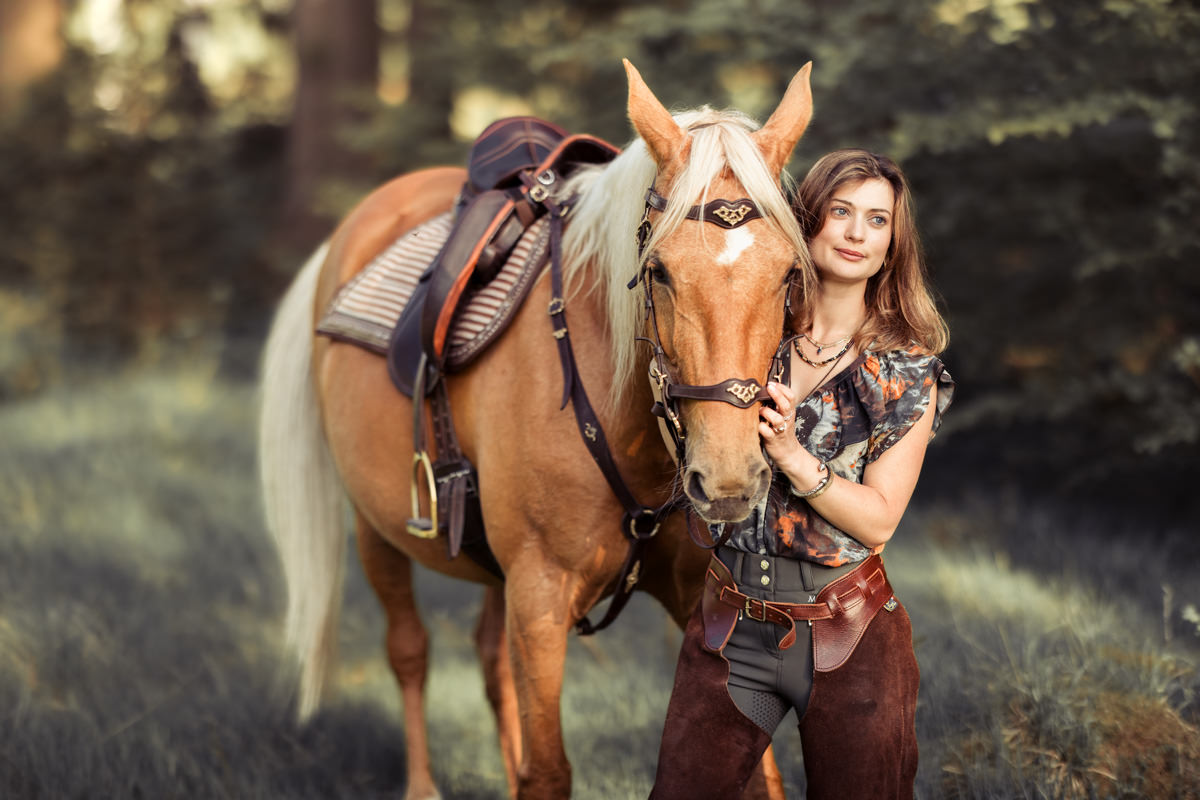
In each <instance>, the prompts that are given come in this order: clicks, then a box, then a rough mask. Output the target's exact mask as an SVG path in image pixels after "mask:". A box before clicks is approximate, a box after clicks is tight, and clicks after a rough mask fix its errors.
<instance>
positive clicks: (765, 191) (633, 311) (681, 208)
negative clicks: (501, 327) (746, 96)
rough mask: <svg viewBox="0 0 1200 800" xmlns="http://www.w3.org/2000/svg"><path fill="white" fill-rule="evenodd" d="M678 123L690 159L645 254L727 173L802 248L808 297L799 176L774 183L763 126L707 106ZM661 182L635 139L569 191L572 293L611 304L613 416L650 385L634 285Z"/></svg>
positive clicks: (567, 250) (566, 251)
mask: <svg viewBox="0 0 1200 800" xmlns="http://www.w3.org/2000/svg"><path fill="white" fill-rule="evenodd" d="M674 119H675V122H676V123H677V124H678V125H679V126H680V127H681V128H684V129H685V130H688V131H689V133H690V134H691V137H692V146H691V151H690V155H689V158H688V162H687V164H686V166H685V167H684V169H683V170H682V171H681V172H680V173H679V175H678V176H677V178H676V181H675V184H674V186H673V187H672V189H671V195H670V197H669V198H668V199H667V209H666V211H664V212H663V213H662V216H661V217H659V218H658V219H657V220H656V222H655V225H654V230H653V233H652V234H651V237H650V241H649V243H648V245H647V247H646V252H647V253H649V252H652V251H653V250H654V247H655V245H656V244H657V243H658V242H659V241H661V240H662V239H663V238H665V237H667V236H670V235H671V234H672V233H673V232H674V231H675V230H676V229H677V228H678V227H679V226H680V224H682V223H683V221H684V220H685V218H686V214H687V211H688V209H689V208H691V207H692V206H693V205H696V204H697V203H699V204H704V203H707V202H708V201H709V200H710V199H713V198H710V197H709V196H708V187H709V186H710V185H711V184H712V183H713V182H714V181H715V180H716V179H717V178H718V177H720V176H721V175H722V174H723V173H724V172H725V171H726V170H728V171H729V174H732V175H733V177H734V178H735V179H736V180H737V181H738V182H739V183H741V184H742V186H743V188H744V189H745V192H746V197H748V198H749V199H750V200H751V201H752V202H753V203H754V204H755V205H757V206H758V208H759V209H760V211H761V212H762V214H763V217H764V219H765V220H766V221H767V223H768V224H770V225H772V226H774V228H775V229H776V231H777V232H778V233H779V234H780V235H782V236H784V237H785V238H786V239H788V240H789V241H790V242H791V243H792V245H793V246H794V247H795V250H796V253H797V254H798V257H799V259H800V263H799V264H798V266H799V267H800V269H799V275H800V276H801V280H802V285H801V287H800V289H801V291H805V290H806V289H807V285H805V284H807V281H808V280H810V278H811V275H812V267H811V261H810V259H809V255H808V247H807V246H806V244H805V242H804V236H803V234H802V233H801V231H800V225H799V223H798V222H797V221H796V217H795V215H794V214H793V212H792V208H791V205H790V204H789V202H788V199H787V197H786V196H785V194H784V190H785V189H786V190H787V191H789V192H790V190H791V176H790V175H788V173H786V172H784V173H783V174H782V175H771V174H769V172H768V170H767V166H766V163H765V162H764V161H763V157H762V154H761V152H760V151H759V149H758V146H757V145H756V144H755V142H754V140H753V139H752V138H751V136H750V134H751V133H752V132H753V131H755V130H757V129H758V127H759V125H758V123H757V122H755V121H754V120H753V119H751V118H750V117H748V116H746V115H745V114H743V113H741V112H739V111H732V110H728V111H716V110H714V109H711V108H709V107H707V106H704V107H701V108H698V109H695V110H693V111H686V112H683V113H680V114H676V115H675V116H674ZM656 174H657V167H656V166H655V164H654V161H653V159H652V158H651V157H650V154H649V153H648V152H647V150H646V145H645V143H644V142H643V141H642V140H641V139H635V140H634V141H633V142H631V143H630V144H629V145H628V146H627V147H626V148H625V149H624V150H623V151H622V152H621V154H620V155H619V156H617V158H616V159H614V160H613V161H612V162H610V163H609V164H608V165H606V166H602V167H594V168H588V169H585V170H581V171H580V172H578V173H576V174H575V175H574V176H572V177H571V180H570V182H569V183H568V185H567V187H566V188H567V192H568V193H569V194H570V193H574V194H576V195H577V197H578V200H577V202H576V206H575V210H574V211H573V212H572V215H571V223H570V225H568V226H567V230H566V234H565V237H564V241H563V256H564V257H563V271H564V280H565V282H566V291H567V292H568V294H569V295H578V294H579V293H581V292H582V293H591V292H593V291H594V292H597V293H599V294H600V295H601V296H602V297H604V298H605V307H606V311H607V319H608V332H609V341H610V347H611V355H612V364H613V381H612V384H611V389H610V391H609V396H608V401H609V403H610V404H611V408H619V407H620V405H621V403H622V401H623V400H624V399H625V397H626V395H627V392H628V390H629V388H630V387H631V386H632V385H633V384H632V382H633V381H635V380H645V376H644V375H643V374H642V370H641V369H640V367H641V365H642V364H643V363H644V359H639V357H638V351H639V347H640V345H639V344H638V343H637V342H636V341H635V339H634V337H635V336H639V335H642V333H643V331H642V328H641V326H642V295H641V292H639V291H636V290H635V291H630V290H629V289H628V288H627V287H626V284H627V283H628V282H629V279H630V278H632V277H633V276H634V275H635V274H636V273H637V272H638V270H639V268H640V266H641V265H640V264H639V263H638V254H637V244H636V242H635V238H634V236H635V232H636V231H637V227H638V224H639V222H640V221H641V218H642V214H643V212H644V211H645V208H646V190H647V189H649V188H650V187H651V186H652V185H653V184H654V180H655V176H656ZM781 187H782V188H781ZM725 199H727V200H736V199H738V198H735V197H729V198H725ZM643 355H644V354H643Z"/></svg>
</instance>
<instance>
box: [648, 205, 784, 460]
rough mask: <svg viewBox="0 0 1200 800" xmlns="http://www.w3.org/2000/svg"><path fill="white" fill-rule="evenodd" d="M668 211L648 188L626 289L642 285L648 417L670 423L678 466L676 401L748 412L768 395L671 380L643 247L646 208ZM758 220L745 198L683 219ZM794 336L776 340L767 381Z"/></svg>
mask: <svg viewBox="0 0 1200 800" xmlns="http://www.w3.org/2000/svg"><path fill="white" fill-rule="evenodd" d="M666 207H667V200H666V198H665V197H663V196H662V195H660V194H659V193H658V192H656V191H654V187H651V188H650V189H649V191H647V192H646V210H645V211H644V212H643V214H642V221H641V223H640V224H639V225H638V229H637V245H638V263H639V264H641V268H640V269H639V271H638V274H637V275H635V276H634V277H633V279H632V280H630V281H629V283H628V284H627V286H628V287H629V288H630V289H633V288H634V287H635V286H637V284H638V283H641V284H642V288H643V296H644V303H645V317H644V320H645V321H649V322H650V330H651V332H652V335H653V337H654V338H653V339H647V338H645V337H642V336H639V337H638V340H639V341H644V342H646V343H648V344H649V345H650V346H651V348H652V350H653V356H654V357H653V359H651V361H650V379H651V381H653V383H654V385H655V387H656V388H657V392H656V393H657V395H658V397H657V398H656V402H655V404H654V407H653V409H652V413H653V414H654V415H655V416H658V417H661V418H663V419H665V420H666V421H667V422H668V423H669V424H668V425H667V430H668V431H669V432H670V434H671V439H672V441H673V443H674V445H675V454H676V463H678V464H682V463H683V455H684V440H685V439H686V438H687V434H686V432H685V431H684V427H683V420H682V419H680V417H679V401H680V400H685V399H686V400H704V401H720V402H723V403H729V404H730V405H733V406H737V407H738V408H750V407H751V406H753V405H754V404H755V403H765V402H770V401H771V396H770V395H769V394H767V390H766V388H765V387H764V386H763V385H762V384H760V383H759V382H758V380H757V379H755V378H727V379H725V380H723V381H721V382H719V383H711V384H707V385H703V386H701V385H696V384H687V383H679V382H678V381H676V380H675V379H674V377H673V376H672V374H671V369H670V366H669V365H668V363H667V354H666V351H665V350H663V346H662V340H661V338H660V337H659V332H658V315H657V313H656V311H655V307H654V275H653V272H652V271H651V270H649V269H647V268H646V264H645V258H644V257H645V249H646V244H647V242H649V241H650V233H651V225H650V210H651V209H655V210H657V211H664V210H666ZM761 217H762V213H761V212H760V211H759V210H758V207H757V206H756V205H755V204H754V203H753V202H751V201H750V200H748V199H746V198H742V199H741V200H735V201H734V202H732V203H731V202H729V201H728V200H713V201H712V202H710V203H707V204H705V205H703V206H701V205H694V206H692V207H691V208H690V209H688V212H687V214H686V216H685V218H686V219H693V220H699V221H703V222H708V223H711V224H713V225H717V226H718V227H721V228H725V229H726V230H731V229H733V228H737V227H739V226H741V225H744V224H746V223H747V222H750V221H751V220H755V219H760V218H761ZM791 311H792V306H791V292H788V293H787V295H786V297H785V299H784V314H785V317H786V316H790V315H791ZM794 338H795V337H785V338H783V339H782V340H781V341H780V343H779V347H778V348H777V349H776V350H775V355H774V356H772V357H771V366H770V368H769V369H768V371H767V375H768V380H773V381H779V380H780V379H781V378H782V377H783V372H784V358H785V357H786V355H787V352H788V350H787V348H788V345H789V344H790V343H791V341H792V340H793V339H794Z"/></svg>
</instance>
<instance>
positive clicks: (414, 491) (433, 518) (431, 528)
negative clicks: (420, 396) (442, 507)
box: [405, 400, 438, 539]
mask: <svg viewBox="0 0 1200 800" xmlns="http://www.w3.org/2000/svg"><path fill="white" fill-rule="evenodd" d="M417 402H420V400H418V401H417ZM422 476H423V477H424V478H425V486H426V488H428V489H429V516H428V517H423V516H420V513H421V492H420V490H419V489H418V487H417V481H418V480H419V479H420V478H421V477H422ZM408 489H409V497H410V502H411V505H410V508H412V510H413V513H414V514H417V515H418V516H415V517H409V518H408V522H407V524H406V525H405V527H406V528H407V529H408V532H409V533H411V534H412V535H413V536H416V537H417V538H418V539H436V538H437V535H438V515H437V508H438V499H437V483H436V482H435V481H434V478H433V465H432V464H431V463H429V453H427V452H425V451H424V450H422V451H421V452H419V453H413V462H412V480H411V481H410V482H409V486H408Z"/></svg>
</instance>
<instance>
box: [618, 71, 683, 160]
mask: <svg viewBox="0 0 1200 800" xmlns="http://www.w3.org/2000/svg"><path fill="white" fill-rule="evenodd" d="M621 61H622V63H624V64H625V74H626V76H628V78H629V121H630V122H632V123H633V128H634V130H636V131H637V132H638V136H641V137H642V140H643V141H644V142H645V143H646V147H647V149H648V150H649V151H650V155H651V157H652V158H653V159H654V163H655V164H657V165H658V169H659V171H660V172H669V171H670V169H669V167H671V166H672V165H677V164H680V163H682V162H683V161H684V159H685V158H686V157H687V151H688V147H689V146H690V145H691V142H692V137H690V136H688V134H687V132H686V131H684V130H683V129H682V128H680V127H679V125H678V124H677V123H676V122H675V120H674V118H672V116H671V112H670V111H667V109H666V107H664V106H663V104H662V103H660V102H659V101H658V98H657V97H655V96H654V92H652V91H650V87H649V86H647V85H646V82H645V81H644V80H642V76H641V74H640V73H638V71H637V69H636V68H635V67H634V66H633V64H630V63H629V59H627V58H623V59H621Z"/></svg>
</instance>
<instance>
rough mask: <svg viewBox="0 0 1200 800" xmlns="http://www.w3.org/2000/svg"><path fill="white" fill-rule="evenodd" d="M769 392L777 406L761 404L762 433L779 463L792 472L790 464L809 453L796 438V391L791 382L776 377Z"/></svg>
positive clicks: (786, 470) (780, 466) (768, 448)
mask: <svg viewBox="0 0 1200 800" xmlns="http://www.w3.org/2000/svg"><path fill="white" fill-rule="evenodd" d="M767 394H769V395H771V399H772V400H773V401H774V402H775V407H774V408H772V407H771V406H769V405H767V404H763V405H761V406H759V409H758V417H759V420H758V435H759V436H760V437H761V438H762V441H763V448H764V449H766V451H767V455H768V456H770V457H771V460H772V461H774V462H775V465H776V466H777V467H779V468H780V469H781V470H783V471H784V472H785V473H787V472H791V470H789V469H788V466H789V465H790V464H791V463H792V462H795V461H797V460H799V459H800V458H802V457H804V456H806V455H807V453H805V451H804V448H803V447H801V446H800V440H799V439H797V438H796V430H795V425H796V395H795V393H793V392H792V389H791V387H790V386H785V385H784V384H782V383H776V382H775V381H769V382H768V383H767ZM808 458H812V456H808Z"/></svg>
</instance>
